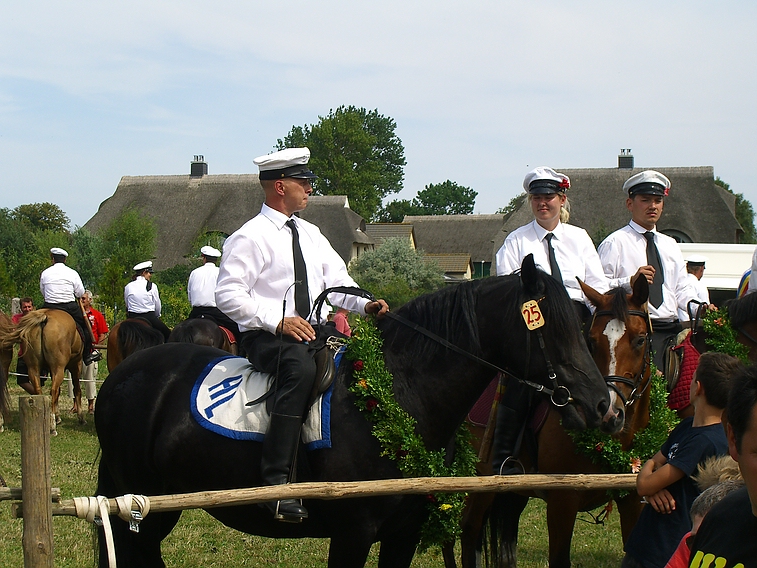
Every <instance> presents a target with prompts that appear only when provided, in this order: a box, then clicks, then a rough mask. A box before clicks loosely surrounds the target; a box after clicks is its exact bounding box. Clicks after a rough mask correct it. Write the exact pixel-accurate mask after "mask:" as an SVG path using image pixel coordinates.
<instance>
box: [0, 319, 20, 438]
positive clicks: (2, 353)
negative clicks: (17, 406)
mask: <svg viewBox="0 0 757 568" xmlns="http://www.w3.org/2000/svg"><path fill="white" fill-rule="evenodd" d="M14 327H16V324H14V323H13V320H11V318H9V317H8V316H7V315H5V314H4V313H3V312H0V335H5V334H7V333H10V332H11V331H12V330H13V328H14ZM12 360H13V345H5V346H0V391H2V392H0V432H2V431H3V430H4V426H3V425H4V424H5V423H6V422H10V418H11V416H10V404H9V400H8V399H9V394H8V376H9V374H10V368H11V361H12Z"/></svg>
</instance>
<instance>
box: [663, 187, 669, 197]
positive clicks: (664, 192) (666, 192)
mask: <svg viewBox="0 0 757 568" xmlns="http://www.w3.org/2000/svg"><path fill="white" fill-rule="evenodd" d="M668 193H670V188H669V187H666V188H665V189H664V190H663V191H662V194H663V195H664V196H665V197H667V196H668Z"/></svg>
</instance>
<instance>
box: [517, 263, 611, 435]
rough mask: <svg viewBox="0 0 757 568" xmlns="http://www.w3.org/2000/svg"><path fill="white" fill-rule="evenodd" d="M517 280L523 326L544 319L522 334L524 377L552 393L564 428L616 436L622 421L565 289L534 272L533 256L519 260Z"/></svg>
mask: <svg viewBox="0 0 757 568" xmlns="http://www.w3.org/2000/svg"><path fill="white" fill-rule="evenodd" d="M520 279H521V294H520V303H519V306H520V310H521V315H523V318H524V320H525V322H526V324H525V325H526V326H528V318H529V317H531V318H532V319H533V317H534V314H535V313H536V311H538V312H539V313H540V314H541V318H542V319H543V325H542V326H541V327H536V328H534V329H533V330H528V331H526V334H527V335H526V349H527V350H528V352H529V357H528V363H527V365H528V367H527V370H526V373H527V375H528V377H527V378H528V379H529V380H532V381H535V382H538V383H541V384H544V385H545V386H546V387H547V388H549V389H552V390H554V391H555V395H554V396H553V397H552V402H553V403H554V404H555V406H557V408H558V410H559V412H560V414H561V416H562V419H563V424H564V425H565V426H566V427H567V428H571V429H583V428H587V427H599V428H601V429H602V430H603V431H606V432H608V433H615V432H617V431H618V430H619V429H620V428H622V425H623V424H622V419H621V420H620V423H618V416H617V412H616V410H615V409H614V408H613V407H612V406H611V404H610V396H609V393H608V391H607V387H606V386H605V382H604V380H603V378H602V375H601V373H600V372H599V370H598V369H597V366H596V364H595V363H594V361H593V360H592V358H591V354H590V353H589V350H588V347H587V346H586V342H585V341H583V338H582V337H581V329H580V322H579V319H578V315H577V313H576V310H575V308H574V307H573V304H572V301H571V300H570V298H569V296H568V294H567V292H566V291H565V287H564V286H563V285H562V283H560V282H557V281H556V280H555V279H554V278H552V277H551V276H549V275H547V274H546V273H544V272H542V271H540V270H538V269H537V268H536V265H535V263H534V260H533V256H532V255H528V256H527V257H526V258H525V259H524V260H523V263H522V265H521V271H520ZM529 300H533V301H534V302H535V305H536V306H538V308H534V307H533V306H534V304H531V307H530V308H527V307H526V305H527V304H526V303H527V302H528V301H529ZM529 312H530V315H529ZM537 323H538V322H537ZM521 325H522V324H521ZM568 393H569V396H570V401H569V402H568V397H567V396H566V395H567V394H568ZM566 402H568V403H567V404H566Z"/></svg>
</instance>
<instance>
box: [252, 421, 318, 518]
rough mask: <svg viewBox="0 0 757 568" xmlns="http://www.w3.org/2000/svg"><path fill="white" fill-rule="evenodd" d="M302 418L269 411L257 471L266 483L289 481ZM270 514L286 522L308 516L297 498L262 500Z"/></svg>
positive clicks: (281, 483) (298, 441)
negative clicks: (258, 469)
mask: <svg viewBox="0 0 757 568" xmlns="http://www.w3.org/2000/svg"><path fill="white" fill-rule="evenodd" d="M301 426H302V418H300V417H299V416H288V415H286V414H271V424H270V425H269V427H268V432H266V435H265V440H264V441H263V456H262V459H261V462H260V473H261V476H262V478H263V483H264V484H266V485H284V484H285V483H289V474H290V471H291V469H292V464H293V462H294V457H295V454H296V452H297V446H298V445H299V443H300V427H301ZM264 505H265V506H266V507H267V508H268V509H270V511H271V512H272V513H273V518H274V519H277V520H279V521H285V522H289V523H299V522H300V521H302V519H307V517H308V512H307V509H305V507H303V506H302V503H301V502H300V501H299V500H298V499H283V500H281V501H272V502H270V503H264Z"/></svg>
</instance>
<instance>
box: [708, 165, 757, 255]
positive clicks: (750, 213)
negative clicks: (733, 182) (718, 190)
mask: <svg viewBox="0 0 757 568" xmlns="http://www.w3.org/2000/svg"><path fill="white" fill-rule="evenodd" d="M715 183H716V184H717V185H719V186H720V187H722V188H723V189H725V190H726V191H727V192H728V193H732V194H733V195H735V196H736V220H737V221H738V222H739V225H741V228H742V229H744V236H743V237H742V240H741V242H743V243H757V229H755V226H754V208H753V207H752V204H751V203H750V201H749V200H748V199H747V198H746V197H744V194H743V193H736V192H734V191H733V190H732V189H731V186H730V185H729V184H727V183H726V182H724V181H723V180H722V179H720V177H716V178H715Z"/></svg>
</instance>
